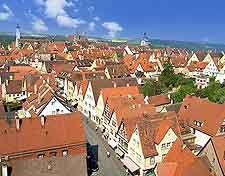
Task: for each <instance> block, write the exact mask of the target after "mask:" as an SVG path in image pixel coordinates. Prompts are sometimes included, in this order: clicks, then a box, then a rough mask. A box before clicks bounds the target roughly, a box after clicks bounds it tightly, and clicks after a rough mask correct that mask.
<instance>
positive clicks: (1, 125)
mask: <svg viewBox="0 0 225 176" xmlns="http://www.w3.org/2000/svg"><path fill="white" fill-rule="evenodd" d="M20 122H21V126H20V129H19V130H16V125H15V119H14V120H12V121H11V123H8V122H7V121H6V120H2V119H0V129H1V133H0V140H1V141H4V142H3V143H2V144H1V145H0V154H1V155H3V156H4V155H9V156H10V155H14V154H18V153H24V152H32V151H38V150H45V149H49V148H54V147H65V146H67V145H73V144H77V145H78V144H85V143H86V137H85V133H84V128H83V124H82V117H81V114H80V113H78V112H75V113H69V114H62V115H55V116H47V117H46V122H45V125H44V127H42V126H41V122H40V119H39V118H29V119H20Z"/></svg>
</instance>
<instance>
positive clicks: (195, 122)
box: [194, 120, 203, 127]
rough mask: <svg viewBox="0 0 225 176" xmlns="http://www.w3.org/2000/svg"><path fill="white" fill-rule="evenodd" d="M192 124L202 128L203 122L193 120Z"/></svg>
mask: <svg viewBox="0 0 225 176" xmlns="http://www.w3.org/2000/svg"><path fill="white" fill-rule="evenodd" d="M194 124H195V125H196V126H198V127H202V125H203V122H200V121H197V120H194Z"/></svg>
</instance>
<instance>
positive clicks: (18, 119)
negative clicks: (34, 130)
mask: <svg viewBox="0 0 225 176" xmlns="http://www.w3.org/2000/svg"><path fill="white" fill-rule="evenodd" d="M21 124H22V119H20V118H19V117H18V116H17V117H16V130H17V131H18V130H20V128H21Z"/></svg>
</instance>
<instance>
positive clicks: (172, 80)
mask: <svg viewBox="0 0 225 176" xmlns="http://www.w3.org/2000/svg"><path fill="white" fill-rule="evenodd" d="M177 80H178V76H177V75H176V74H175V72H174V70H173V66H172V65H171V63H169V62H166V63H165V64H164V70H163V71H162V73H161V75H160V76H159V81H160V82H161V83H163V84H165V86H166V87H168V88H172V87H174V86H175V85H176V83H177Z"/></svg>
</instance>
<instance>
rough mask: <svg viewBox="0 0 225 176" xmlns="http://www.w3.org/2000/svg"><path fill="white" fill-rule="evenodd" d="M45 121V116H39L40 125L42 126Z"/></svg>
mask: <svg viewBox="0 0 225 176" xmlns="http://www.w3.org/2000/svg"><path fill="white" fill-rule="evenodd" d="M45 122H46V117H45V116H44V115H42V116H41V126H42V127H44V126H45Z"/></svg>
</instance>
